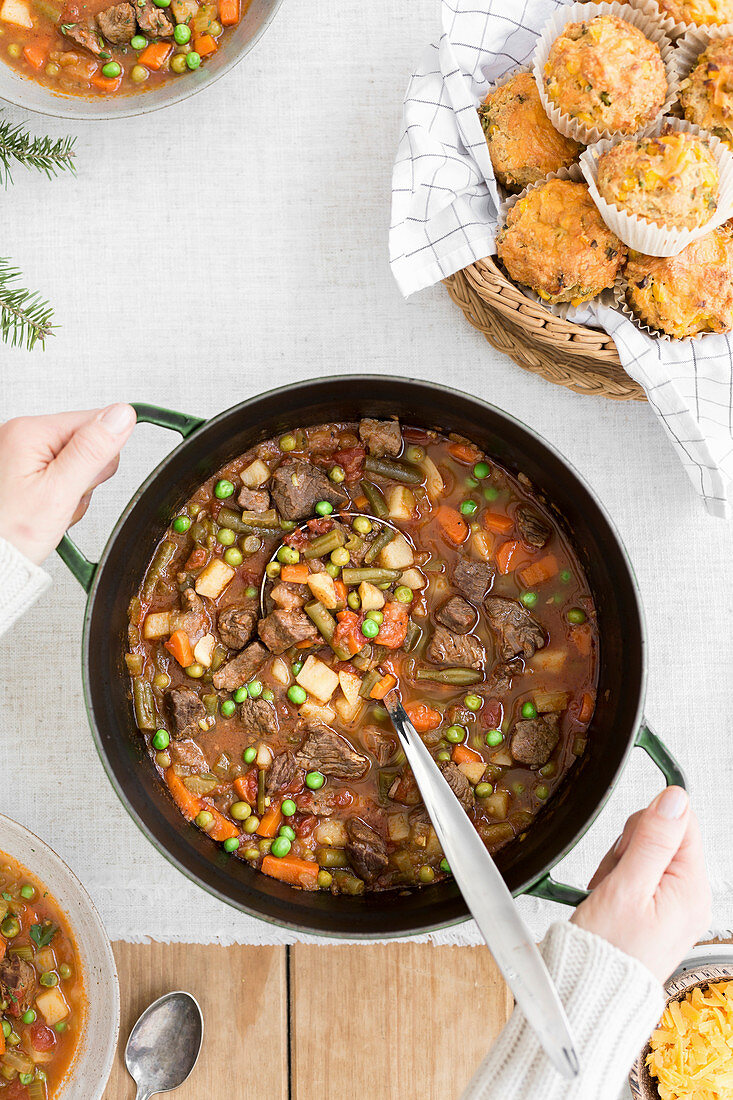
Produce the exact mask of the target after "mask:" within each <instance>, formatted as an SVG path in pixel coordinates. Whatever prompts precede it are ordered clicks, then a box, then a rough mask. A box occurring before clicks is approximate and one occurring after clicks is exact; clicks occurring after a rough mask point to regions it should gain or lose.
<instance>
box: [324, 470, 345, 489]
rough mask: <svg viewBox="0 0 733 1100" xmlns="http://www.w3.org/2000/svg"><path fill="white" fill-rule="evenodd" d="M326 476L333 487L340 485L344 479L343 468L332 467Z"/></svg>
mask: <svg viewBox="0 0 733 1100" xmlns="http://www.w3.org/2000/svg"><path fill="white" fill-rule="evenodd" d="M328 476H329V478H330V479H331V481H332V482H333V483H334V485H340V484H341V482H342V481H343V480H344V478H345V477H346V473H345V472H344V468H343V466H332V467H331V469H330V470H329V471H328Z"/></svg>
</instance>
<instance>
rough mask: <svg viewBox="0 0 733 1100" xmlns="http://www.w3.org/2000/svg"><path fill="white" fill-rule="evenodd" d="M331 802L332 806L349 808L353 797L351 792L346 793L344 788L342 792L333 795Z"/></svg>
mask: <svg viewBox="0 0 733 1100" xmlns="http://www.w3.org/2000/svg"><path fill="white" fill-rule="evenodd" d="M331 801H332V802H333V804H334V806H341V807H344V806H351V804H352V803H353V801H354V796H353V794H352V793H351V791H347V790H346V789H345V788H344V790H343V791H339V792H338V794H335V795H334V796H333V798H332V799H331Z"/></svg>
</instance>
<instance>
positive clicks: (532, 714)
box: [522, 702, 537, 718]
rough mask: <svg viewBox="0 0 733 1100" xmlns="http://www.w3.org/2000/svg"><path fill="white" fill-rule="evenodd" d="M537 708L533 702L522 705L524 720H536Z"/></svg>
mask: <svg viewBox="0 0 733 1100" xmlns="http://www.w3.org/2000/svg"><path fill="white" fill-rule="evenodd" d="M536 717H537V707H536V706H535V705H534V703H532V702H527V703H522V718H536Z"/></svg>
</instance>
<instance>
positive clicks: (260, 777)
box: [257, 768, 267, 817]
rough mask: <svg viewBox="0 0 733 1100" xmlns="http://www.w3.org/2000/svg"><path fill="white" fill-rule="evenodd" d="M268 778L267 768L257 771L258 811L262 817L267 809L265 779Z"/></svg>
mask: <svg viewBox="0 0 733 1100" xmlns="http://www.w3.org/2000/svg"><path fill="white" fill-rule="evenodd" d="M266 778H267V769H266V768H260V769H259V771H258V772H257V813H258V814H259V816H260V817H262V815H263V813H264V812H265V810H266V809H267V807H266V806H265V780H266Z"/></svg>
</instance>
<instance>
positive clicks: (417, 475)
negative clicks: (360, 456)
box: [364, 455, 425, 499]
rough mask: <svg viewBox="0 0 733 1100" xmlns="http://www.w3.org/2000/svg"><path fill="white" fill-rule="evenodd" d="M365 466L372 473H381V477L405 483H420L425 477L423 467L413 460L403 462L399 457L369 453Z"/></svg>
mask: <svg viewBox="0 0 733 1100" xmlns="http://www.w3.org/2000/svg"><path fill="white" fill-rule="evenodd" d="M364 466H365V468H366V469H367V470H368V471H369V473H370V474H379V476H380V477H388V478H390V479H391V480H392V481H399V482H402V484H403V485H419V484H420V482H421V481H424V479H425V474H424V473H423V471H422V470H421V469H419V468H418V467H417V466H413V464H412V463H411V462H401V461H400V459H398V458H390V459H387V458H375V457H374V455H367V456H366V460H365V462H364ZM365 495H366V494H365ZM367 499H369V498H368V497H367Z"/></svg>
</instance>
